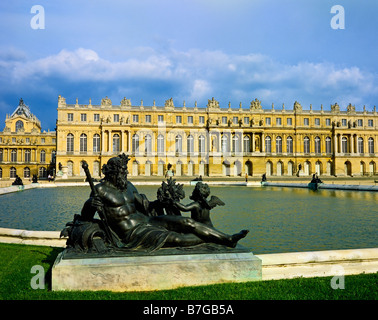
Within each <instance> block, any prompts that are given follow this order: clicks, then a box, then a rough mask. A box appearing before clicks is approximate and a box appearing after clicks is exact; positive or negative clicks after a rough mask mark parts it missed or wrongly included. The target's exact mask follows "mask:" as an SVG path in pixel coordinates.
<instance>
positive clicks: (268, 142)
mask: <svg viewBox="0 0 378 320" xmlns="http://www.w3.org/2000/svg"><path fill="white" fill-rule="evenodd" d="M265 152H268V153H271V152H272V139H271V138H270V137H269V136H268V137H266V138H265Z"/></svg>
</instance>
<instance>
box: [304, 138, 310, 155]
mask: <svg viewBox="0 0 378 320" xmlns="http://www.w3.org/2000/svg"><path fill="white" fill-rule="evenodd" d="M303 152H304V153H310V138H309V137H304V139H303Z"/></svg>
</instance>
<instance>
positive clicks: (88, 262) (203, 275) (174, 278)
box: [52, 252, 262, 291]
mask: <svg viewBox="0 0 378 320" xmlns="http://www.w3.org/2000/svg"><path fill="white" fill-rule="evenodd" d="M63 255H64V252H63V253H61V254H60V255H59V256H58V257H57V259H56V261H55V264H54V266H53V269H52V290H56V291H57V290H110V291H152V290H163V289H174V288H178V287H184V286H199V285H208V284H215V283H225V282H246V281H256V280H261V277H262V272H261V260H260V259H259V258H257V257H256V256H254V255H253V254H252V252H236V253H215V254H213V253H210V254H180V255H146V256H126V257H106V258H88V259H62V256H63Z"/></svg>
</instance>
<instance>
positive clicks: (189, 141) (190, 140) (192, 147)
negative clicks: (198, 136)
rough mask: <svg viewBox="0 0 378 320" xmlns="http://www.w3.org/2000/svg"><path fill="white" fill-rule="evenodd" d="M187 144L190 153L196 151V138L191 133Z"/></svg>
mask: <svg viewBox="0 0 378 320" xmlns="http://www.w3.org/2000/svg"><path fill="white" fill-rule="evenodd" d="M186 144H187V152H188V154H190V155H191V154H193V152H194V138H193V136H192V135H189V136H188V138H187V140H186Z"/></svg>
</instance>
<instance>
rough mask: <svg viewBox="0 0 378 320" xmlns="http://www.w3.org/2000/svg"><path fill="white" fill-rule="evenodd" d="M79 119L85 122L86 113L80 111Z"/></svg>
mask: <svg viewBox="0 0 378 320" xmlns="http://www.w3.org/2000/svg"><path fill="white" fill-rule="evenodd" d="M80 121H81V122H85V121H87V114H86V113H82V114H80Z"/></svg>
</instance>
